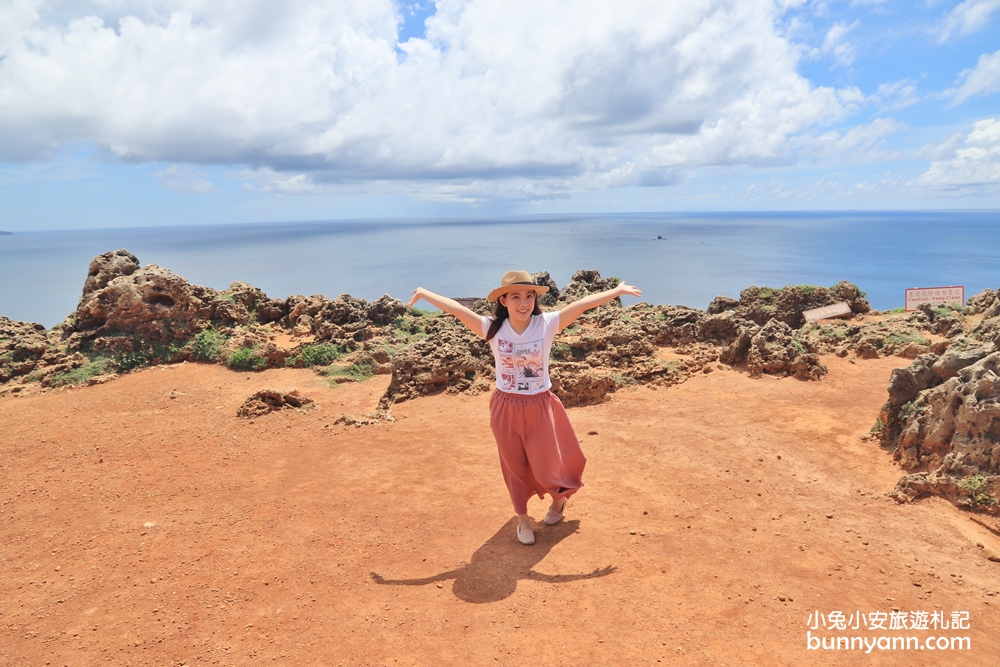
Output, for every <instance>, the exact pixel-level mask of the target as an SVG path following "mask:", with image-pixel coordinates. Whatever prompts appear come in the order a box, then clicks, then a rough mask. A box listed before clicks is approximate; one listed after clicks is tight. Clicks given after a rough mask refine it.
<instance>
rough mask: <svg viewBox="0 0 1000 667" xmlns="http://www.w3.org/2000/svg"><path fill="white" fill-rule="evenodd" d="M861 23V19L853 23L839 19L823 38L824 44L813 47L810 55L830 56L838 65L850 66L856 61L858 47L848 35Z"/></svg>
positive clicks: (817, 56)
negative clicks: (848, 39)
mask: <svg viewBox="0 0 1000 667" xmlns="http://www.w3.org/2000/svg"><path fill="white" fill-rule="evenodd" d="M859 25H861V22H860V21H854V22H853V23H847V21H837V22H836V23H834V24H833V25H832V26H830V29H829V30H828V31H827V32H826V36H825V37H824V38H823V45H822V46H820V47H819V48H816V49H813V50H812V52H811V54H810V55H811V56H813V57H814V58H819V57H822V56H829V57H831V58H833V60H834V61H835V62H836V63H837V64H838V65H842V66H844V67H849V66H850V65H852V64H853V63H854V59H855V58H856V57H857V55H858V49H857V47H856V46H854V44H852V43H851V42H849V41H847V35H848V34H849V33H850V32H851V31H852V30H854V29H855V28H857V27H858V26H859Z"/></svg>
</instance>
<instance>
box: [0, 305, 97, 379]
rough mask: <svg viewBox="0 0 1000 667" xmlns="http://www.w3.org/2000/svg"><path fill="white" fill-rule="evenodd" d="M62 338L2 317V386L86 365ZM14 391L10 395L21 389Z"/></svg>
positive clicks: (84, 360) (32, 325)
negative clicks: (68, 349)
mask: <svg viewBox="0 0 1000 667" xmlns="http://www.w3.org/2000/svg"><path fill="white" fill-rule="evenodd" d="M61 338H62V336H61V335H60V333H59V331H58V330H53V331H47V330H46V329H45V327H44V326H42V325H41V324H35V323H33V322H17V321H15V320H12V319H10V318H7V317H2V316H0V385H4V384H7V383H8V382H10V381H12V380H15V379H18V380H22V381H24V380H27V381H32V380H38V381H41V380H42V379H43V378H45V377H46V376H48V375H51V374H52V373H63V372H66V371H69V370H72V369H73V368H77V367H79V366H81V365H83V364H84V363H85V362H86V358H85V357H83V356H82V355H78V354H73V353H71V352H67V351H66V350H65V349H64V348H63V346H62V344H61ZM11 389H12V392H11V393H18V392H19V391H21V389H20V387H12V388H11Z"/></svg>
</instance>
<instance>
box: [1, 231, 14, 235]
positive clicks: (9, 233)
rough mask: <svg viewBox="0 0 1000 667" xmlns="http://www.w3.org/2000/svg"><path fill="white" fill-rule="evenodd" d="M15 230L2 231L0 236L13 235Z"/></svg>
mask: <svg viewBox="0 0 1000 667" xmlns="http://www.w3.org/2000/svg"><path fill="white" fill-rule="evenodd" d="M13 234H14V232H5V231H0V236H13Z"/></svg>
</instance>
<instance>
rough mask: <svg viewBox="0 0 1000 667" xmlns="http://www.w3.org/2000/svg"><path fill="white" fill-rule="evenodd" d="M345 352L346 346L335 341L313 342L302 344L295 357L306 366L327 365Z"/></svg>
mask: <svg viewBox="0 0 1000 667" xmlns="http://www.w3.org/2000/svg"><path fill="white" fill-rule="evenodd" d="M345 354H347V348H345V347H343V346H341V345H337V344H336V343H313V344H312V345H304V346H303V347H302V350H301V351H300V352H299V354H298V357H297V359H299V360H301V361H302V365H303V366H305V367H306V368H312V367H313V366H329V365H330V364H332V363H333V362H334V361H336V360H337V359H340V358H341V357H343V356H344V355H345Z"/></svg>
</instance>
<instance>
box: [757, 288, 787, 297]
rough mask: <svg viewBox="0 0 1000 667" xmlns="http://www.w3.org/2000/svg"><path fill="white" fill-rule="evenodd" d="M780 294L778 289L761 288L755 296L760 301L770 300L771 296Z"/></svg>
mask: <svg viewBox="0 0 1000 667" xmlns="http://www.w3.org/2000/svg"><path fill="white" fill-rule="evenodd" d="M777 294H781V290H780V289H774V288H773V287H761V288H760V291H759V292H757V295H758V296H759V297H760V298H762V299H770V298H771V297H772V296H775V295H777Z"/></svg>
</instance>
